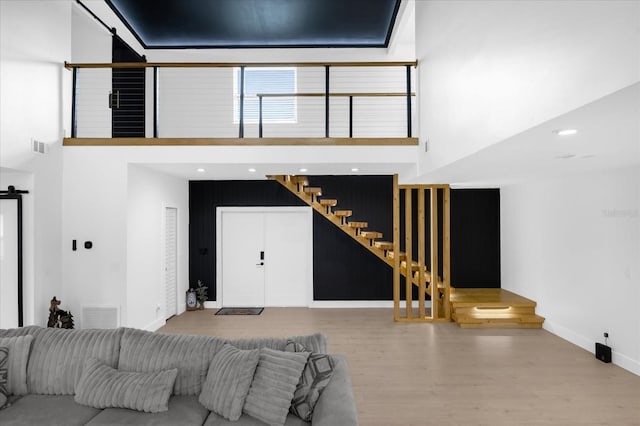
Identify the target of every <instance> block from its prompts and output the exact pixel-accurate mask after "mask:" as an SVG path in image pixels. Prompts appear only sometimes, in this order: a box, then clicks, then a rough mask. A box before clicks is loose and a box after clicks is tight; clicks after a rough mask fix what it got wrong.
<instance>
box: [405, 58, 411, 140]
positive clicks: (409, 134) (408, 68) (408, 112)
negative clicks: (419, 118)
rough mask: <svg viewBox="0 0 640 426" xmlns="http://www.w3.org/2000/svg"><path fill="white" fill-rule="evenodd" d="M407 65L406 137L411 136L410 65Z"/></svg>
mask: <svg viewBox="0 0 640 426" xmlns="http://www.w3.org/2000/svg"><path fill="white" fill-rule="evenodd" d="M406 67H407V137H408V138H410V137H411V65H406Z"/></svg>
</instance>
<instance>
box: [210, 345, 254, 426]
mask: <svg viewBox="0 0 640 426" xmlns="http://www.w3.org/2000/svg"><path fill="white" fill-rule="evenodd" d="M259 355H260V352H259V351H258V349H252V350H242V349H238V348H236V347H234V346H231V345H229V344H225V345H224V346H223V347H222V349H220V350H219V351H218V353H217V354H216V355H215V356H214V357H213V359H212V360H211V364H210V365H209V371H208V372H207V379H206V380H205V382H204V384H203V385H202V392H201V393H200V397H199V398H198V400H199V401H200V403H201V404H202V405H204V406H205V407H206V408H208V409H209V410H211V411H213V412H214V413H216V414H219V415H220V416H222V417H224V418H225V419H227V420H231V421H236V420H238V419H239V418H240V416H241V415H242V407H243V406H244V402H245V399H246V398H247V392H249V386H251V379H252V378H253V373H254V372H255V370H256V366H257V365H258V359H259Z"/></svg>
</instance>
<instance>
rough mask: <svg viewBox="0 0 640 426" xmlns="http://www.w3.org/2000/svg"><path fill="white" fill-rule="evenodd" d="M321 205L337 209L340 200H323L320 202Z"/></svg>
mask: <svg viewBox="0 0 640 426" xmlns="http://www.w3.org/2000/svg"><path fill="white" fill-rule="evenodd" d="M320 205H322V206H329V207H335V206H337V205H338V200H334V199H332V198H323V199H322V200H320Z"/></svg>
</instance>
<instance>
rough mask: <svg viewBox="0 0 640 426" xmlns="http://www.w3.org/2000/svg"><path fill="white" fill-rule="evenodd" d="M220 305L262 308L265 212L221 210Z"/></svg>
mask: <svg viewBox="0 0 640 426" xmlns="http://www.w3.org/2000/svg"><path fill="white" fill-rule="evenodd" d="M221 221H222V235H221V239H222V250H221V251H219V252H218V256H221V257H222V305H223V306H224V307H262V306H265V299H264V294H265V293H264V290H265V287H264V261H263V260H261V259H260V257H261V256H260V254H261V253H262V252H264V214H262V213H260V212H223V213H222V215H221Z"/></svg>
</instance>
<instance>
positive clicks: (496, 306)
mask: <svg viewBox="0 0 640 426" xmlns="http://www.w3.org/2000/svg"><path fill="white" fill-rule="evenodd" d="M451 318H452V319H453V320H454V321H455V322H456V323H458V325H459V326H460V327H462V328H542V323H543V322H544V318H543V317H541V316H539V315H536V302H534V301H533V300H529V299H527V298H525V297H522V296H519V295H517V294H515V293H512V292H510V291H507V290H503V289H500V288H479V289H471V288H465V289H460V288H459V289H458V290H457V291H456V293H455V294H452V295H451Z"/></svg>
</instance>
